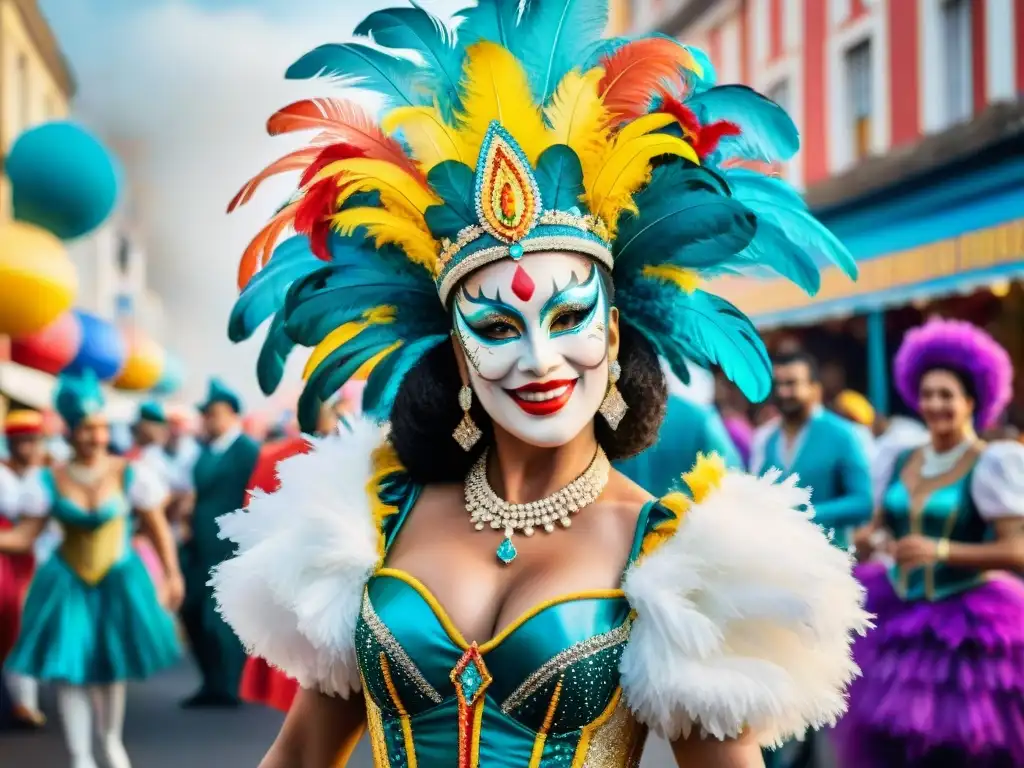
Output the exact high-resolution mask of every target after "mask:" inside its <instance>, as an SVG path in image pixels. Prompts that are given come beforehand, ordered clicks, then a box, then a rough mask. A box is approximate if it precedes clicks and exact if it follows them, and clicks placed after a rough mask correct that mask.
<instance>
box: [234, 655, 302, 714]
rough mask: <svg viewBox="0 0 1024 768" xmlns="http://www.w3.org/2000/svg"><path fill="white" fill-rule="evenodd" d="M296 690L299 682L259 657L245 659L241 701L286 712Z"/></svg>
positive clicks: (297, 690) (289, 707) (296, 692)
mask: <svg viewBox="0 0 1024 768" xmlns="http://www.w3.org/2000/svg"><path fill="white" fill-rule="evenodd" d="M298 692H299V684H298V683H297V682H296V681H295V680H293V679H292V678H290V677H288V675H286V674H285V673H284V672H282V671H281V670H279V669H275V668H274V667H272V666H270V665H269V664H267V662H265V661H264V660H263V659H260V658H256V657H250V658H249V659H247V660H246V662H245V670H244V671H243V672H242V689H241V691H240V695H241V697H242V700H243V701H248V702H249V703H251V704H263V705H264V706H267V707H273V708H274V709H277V710H280V711H281V712H287V711H288V710H289V709H291V706H292V702H293V701H294V700H295V696H296V695H297V694H298Z"/></svg>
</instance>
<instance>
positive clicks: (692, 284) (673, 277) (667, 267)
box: [643, 264, 701, 293]
mask: <svg viewBox="0 0 1024 768" xmlns="http://www.w3.org/2000/svg"><path fill="white" fill-rule="evenodd" d="M643 276H644V277H650V278H654V279H656V280H664V281H665V282H667V283H673V284H674V285H676V286H677V287H678V288H679V289H680V290H682V291H685V292H686V293H693V292H694V291H696V290H697V289H698V288H700V283H701V279H700V275H698V274H697V273H696V272H694V271H693V270H692V269H686V268H685V267H677V266H676V265H675V264H659V265H657V266H654V265H652V264H648V265H647V266H645V267H644V268H643Z"/></svg>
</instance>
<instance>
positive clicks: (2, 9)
mask: <svg viewBox="0 0 1024 768" xmlns="http://www.w3.org/2000/svg"><path fill="white" fill-rule="evenodd" d="M69 110H70V105H69V104H68V100H67V98H66V97H65V96H64V94H63V92H62V90H61V88H60V87H59V86H58V84H57V81H56V80H55V79H54V76H53V74H52V73H51V72H50V69H49V67H47V65H46V62H45V61H44V60H43V57H42V56H41V55H40V53H39V51H38V50H37V48H36V46H35V43H34V42H33V40H32V38H31V36H30V35H29V31H28V29H27V28H26V26H25V21H24V19H23V18H22V15H21V12H20V11H19V10H18V8H17V7H15V5H14V4H13V3H12V2H10V0H0V152H2V153H3V156H4V157H6V156H7V153H8V152H9V151H10V149H11V145H12V144H13V143H14V141H15V139H17V138H18V136H19V135H20V134H21V133H22V132H23V131H24V130H25V129H27V128H31V127H32V126H34V125H38V124H39V123H42V122H46V121H47V120H59V119H60V118H63V117H66V116H67V115H68V112H69ZM10 216H11V189H10V184H9V183H8V181H7V177H6V176H4V177H2V179H0V221H2V220H6V219H9V218H10Z"/></svg>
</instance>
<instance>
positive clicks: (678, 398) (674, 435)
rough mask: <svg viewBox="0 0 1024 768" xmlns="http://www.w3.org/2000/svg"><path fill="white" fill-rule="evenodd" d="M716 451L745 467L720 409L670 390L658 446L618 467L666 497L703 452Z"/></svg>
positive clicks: (727, 461) (727, 459) (645, 486)
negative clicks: (726, 427) (703, 404)
mask: <svg viewBox="0 0 1024 768" xmlns="http://www.w3.org/2000/svg"><path fill="white" fill-rule="evenodd" d="M712 453H717V454H718V455H719V456H721V457H722V458H723V459H725V463H726V465H727V466H730V467H742V463H741V461H740V456H739V453H738V452H737V450H736V446H735V445H733V443H732V440H731V439H730V438H729V434H728V433H727V432H726V431H725V425H724V424H723V423H722V418H721V416H719V415H718V412H717V411H716V410H715V409H714V408H713V407H708V406H702V405H700V404H698V403H694V402H691V401H690V400H687V399H686V398H685V397H683V396H682V395H678V394H674V393H672V392H670V393H669V395H668V403H667V406H666V408H665V419H664V421H662V423H661V429H660V430H658V438H657V440H656V441H655V443H654V445H652V446H651V447H650V448H648V449H647V450H645V451H643V452H642V453H640V454H638V455H636V456H633V457H632V458H629V459H626V460H625V461H621V462H617V463H616V465H615V468H616V469H617V470H619V472H621V473H622V474H624V475H625V476H626V477H628V478H629V479H630V480H632V481H633V482H634V483H636V484H637V485H639V486H641V487H642V488H644V489H646V490H648V491H650V492H651V493H654V494H656V495H658V496H663V495H665V494H666V493H669V492H670V491H675V490H679V486H680V480H681V479H682V475H683V473H684V472H687V471H689V470H690V469H691V468H692V467H693V465H694V464H695V463H696V462H697V457H698V456H699V455H700V454H706V455H710V454H712Z"/></svg>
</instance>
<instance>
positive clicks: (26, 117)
mask: <svg viewBox="0 0 1024 768" xmlns="http://www.w3.org/2000/svg"><path fill="white" fill-rule="evenodd" d="M17 78H18V85H17V88H18V131H19V132H21V131H23V130H25V129H26V128H28V126H29V124H30V123H31V122H32V105H31V103H30V99H31V98H32V83H31V82H29V71H28V56H26V55H25V54H24V53H19V54H18V64H17Z"/></svg>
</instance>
